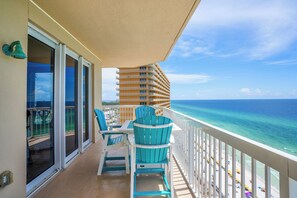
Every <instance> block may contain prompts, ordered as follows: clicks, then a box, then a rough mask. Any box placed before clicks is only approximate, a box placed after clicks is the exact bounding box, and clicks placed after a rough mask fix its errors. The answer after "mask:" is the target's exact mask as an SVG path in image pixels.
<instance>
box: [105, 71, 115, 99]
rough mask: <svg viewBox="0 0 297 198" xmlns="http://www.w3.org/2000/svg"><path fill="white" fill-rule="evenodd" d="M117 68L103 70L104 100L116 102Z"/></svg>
mask: <svg viewBox="0 0 297 198" xmlns="http://www.w3.org/2000/svg"><path fill="white" fill-rule="evenodd" d="M116 70H117V69H116V68H108V69H107V68H106V69H102V99H103V101H107V100H116V99H117V96H116Z"/></svg>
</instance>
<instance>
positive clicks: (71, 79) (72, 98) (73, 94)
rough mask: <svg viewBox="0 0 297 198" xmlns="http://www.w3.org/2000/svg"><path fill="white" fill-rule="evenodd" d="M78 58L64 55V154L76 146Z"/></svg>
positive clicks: (69, 152)
mask: <svg viewBox="0 0 297 198" xmlns="http://www.w3.org/2000/svg"><path fill="white" fill-rule="evenodd" d="M77 77H78V60H76V59H74V58H73V57H71V56H69V55H66V72H65V144H66V156H68V155H70V154H71V153H72V152H73V151H75V150H76V149H77V148H78V126H77V125H78V118H77V116H78V115H77V114H78V102H77V97H78V95H77V87H78V86H77V82H78V81H77Z"/></svg>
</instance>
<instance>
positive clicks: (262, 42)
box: [177, 0, 297, 59]
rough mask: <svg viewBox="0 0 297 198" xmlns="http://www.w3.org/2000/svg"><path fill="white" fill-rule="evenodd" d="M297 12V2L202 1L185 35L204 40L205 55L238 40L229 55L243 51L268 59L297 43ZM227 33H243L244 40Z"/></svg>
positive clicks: (228, 52) (273, 0) (264, 0)
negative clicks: (222, 45) (215, 47)
mask: <svg viewBox="0 0 297 198" xmlns="http://www.w3.org/2000/svg"><path fill="white" fill-rule="evenodd" d="M296 10H297V4H296V2H295V1H289V0H282V1H278V0H262V1H256V0H249V1H246V0H224V1H216V0H208V1H203V2H202V1H201V3H200V5H199V6H198V8H197V10H196V12H195V13H194V15H193V17H192V18H191V20H190V22H189V25H188V26H187V28H186V30H185V35H188V36H191V37H194V38H197V39H200V44H202V45H198V46H199V47H200V48H201V51H203V52H205V51H206V52H209V51H211V49H210V48H209V46H213V45H215V44H218V43H219V44H221V43H222V42H224V43H227V44H228V43H234V41H235V42H237V45H236V46H235V49H226V53H227V54H230V51H231V54H232V53H235V52H236V51H238V50H239V51H241V52H242V53H244V54H245V55H247V56H248V57H250V58H253V59H265V58H267V57H269V56H271V55H274V54H277V53H279V52H282V51H284V50H285V49H287V48H288V47H289V46H290V45H292V43H293V42H295V41H296V39H297V23H296V20H297V12H296ZM226 32H227V33H234V32H235V33H242V35H240V36H239V37H240V38H241V40H240V41H236V40H234V38H233V36H230V35H229V37H227V36H224V33H226ZM222 35H223V36H222ZM222 39H224V40H222ZM219 44H218V45H219ZM181 45H182V44H181ZM177 47H178V46H177ZM192 50H193V51H195V50H194V48H192ZM228 50H229V51H228ZM187 51H191V50H187ZM198 51H199V49H198ZM185 55H189V53H185Z"/></svg>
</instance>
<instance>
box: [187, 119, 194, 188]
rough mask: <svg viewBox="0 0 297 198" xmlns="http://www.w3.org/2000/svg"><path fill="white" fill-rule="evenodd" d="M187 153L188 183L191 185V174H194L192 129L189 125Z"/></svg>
mask: <svg viewBox="0 0 297 198" xmlns="http://www.w3.org/2000/svg"><path fill="white" fill-rule="evenodd" d="M187 131H188V133H189V135H188V153H189V172H188V178H189V183H190V185H191V186H192V187H193V176H194V174H193V173H194V131H193V129H192V127H191V125H188V130H187Z"/></svg>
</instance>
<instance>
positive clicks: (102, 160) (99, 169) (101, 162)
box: [97, 151, 107, 175]
mask: <svg viewBox="0 0 297 198" xmlns="http://www.w3.org/2000/svg"><path fill="white" fill-rule="evenodd" d="M106 153H107V152H106V151H102V152H101V157H100V162H99V166H98V171H97V175H101V174H102V170H103V166H104V163H105V157H106Z"/></svg>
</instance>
